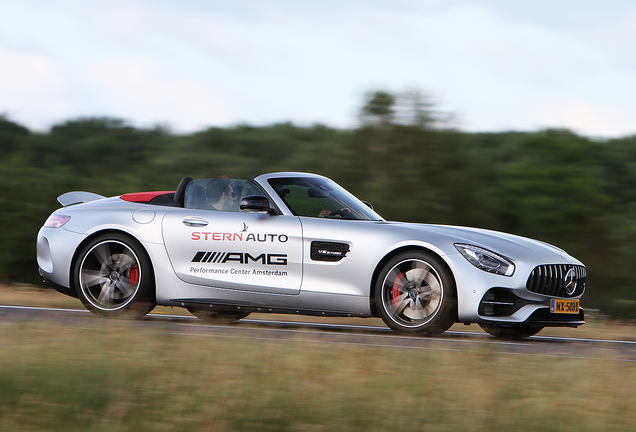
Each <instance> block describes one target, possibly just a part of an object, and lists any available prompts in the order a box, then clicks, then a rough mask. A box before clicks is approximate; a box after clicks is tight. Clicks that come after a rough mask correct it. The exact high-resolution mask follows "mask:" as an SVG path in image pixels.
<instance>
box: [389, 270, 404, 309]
mask: <svg viewBox="0 0 636 432" xmlns="http://www.w3.org/2000/svg"><path fill="white" fill-rule="evenodd" d="M403 277H404V273H400V275H399V276H398V277H397V279H395V282H393V288H391V300H393V304H396V303H397V302H398V297H400V290H399V288H398V287H399V286H400V281H401V280H402V278H403Z"/></svg>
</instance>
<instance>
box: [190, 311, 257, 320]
mask: <svg viewBox="0 0 636 432" xmlns="http://www.w3.org/2000/svg"><path fill="white" fill-rule="evenodd" d="M188 311H190V313H191V314H192V315H194V316H195V317H197V318H199V319H200V320H201V321H204V322H206V323H208V324H227V323H232V322H236V321H239V320H242V319H243V318H245V317H246V316H248V315H249V314H250V313H249V312H225V311H223V312H213V311H209V310H206V309H203V308H201V309H198V308H188Z"/></svg>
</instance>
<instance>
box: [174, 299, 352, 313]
mask: <svg viewBox="0 0 636 432" xmlns="http://www.w3.org/2000/svg"><path fill="white" fill-rule="evenodd" d="M170 302H173V303H176V306H181V307H186V308H199V309H202V308H205V309H209V310H210V311H215V312H217V311H223V312H239V311H240V312H250V313H276V314H293V315H311V316H325V317H361V316H362V314H361V313H353V312H351V313H348V312H340V311H324V310H315V309H298V308H288V307H278V306H268V305H266V304H259V303H253V302H240V301H231V300H222V299H192V298H186V299H171V300H170Z"/></svg>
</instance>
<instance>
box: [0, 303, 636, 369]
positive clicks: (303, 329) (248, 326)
mask: <svg viewBox="0 0 636 432" xmlns="http://www.w3.org/2000/svg"><path fill="white" fill-rule="evenodd" d="M99 320H101V318H98V317H95V316H94V315H92V314H91V313H90V312H88V311H86V310H75V309H54V308H36V307H22V306H0V323H3V322H11V321H41V322H57V323H69V324H73V325H81V324H82V323H85V324H89V323H90V322H97V321H99ZM104 322H107V321H104ZM136 325H141V326H157V327H158V326H161V328H162V329H165V331H169V332H172V333H176V334H179V335H182V336H184V337H194V338H205V337H232V338H248V339H259V340H275V341H286V340H287V341H291V340H297V339H298V338H299V337H302V338H303V340H309V341H316V342H322V343H332V344H347V345H365V346H376V347H386V348H390V349H424V350H447V351H466V350H470V349H474V348H475V347H478V346H482V347H484V346H485V347H487V348H488V349H490V350H492V351H494V352H497V353H499V354H502V355H521V356H547V357H563V358H580V359H596V360H602V361H621V362H636V342H631V341H619V340H600V339H578V338H556V337H543V336H541V335H537V336H533V337H530V338H528V339H525V340H523V341H519V342H507V341H501V340H497V339H495V338H493V337H491V336H489V335H487V334H485V333H475V332H468V331H466V332H463V331H448V332H446V333H444V334H443V335H441V336H437V337H421V336H404V335H398V334H396V333H393V332H392V331H391V330H390V329H388V328H386V327H374V326H352V325H342V324H329V323H309V322H284V321H272V320H262V319H249V318H247V319H244V320H241V321H240V322H238V323H234V324H225V325H210V324H205V323H203V322H202V321H199V320H198V319H196V318H194V317H191V316H181V315H166V314H150V315H148V316H147V317H145V318H144V319H141V320H139V321H137V322H136Z"/></svg>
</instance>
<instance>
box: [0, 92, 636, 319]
mask: <svg viewBox="0 0 636 432" xmlns="http://www.w3.org/2000/svg"><path fill="white" fill-rule="evenodd" d="M448 125H449V122H448V121H447V119H446V118H445V117H444V116H443V115H442V114H440V113H438V112H436V111H435V110H434V107H433V106H432V105H431V104H430V103H429V101H428V99H427V98H426V97H425V96H424V95H422V94H421V93H419V92H406V93H401V94H391V93H387V92H381V91H378V92H374V93H369V94H368V95H367V98H366V100H365V103H364V105H363V107H362V109H361V110H360V125H359V127H358V128H357V129H355V130H338V129H332V128H329V127H326V126H322V125H315V126H313V127H298V126H294V125H293V124H291V123H285V124H275V125H271V126H265V127H254V126H250V125H238V126H235V127H231V128H210V129H207V130H204V131H201V132H197V133H193V134H190V135H177V134H172V133H170V132H169V131H167V130H165V129H162V128H161V127H157V128H155V129H139V128H135V127H132V126H130V125H128V124H127V123H125V122H124V121H122V120H118V119H112V118H87V119H77V120H71V121H67V122H65V123H63V124H59V125H56V126H54V127H53V128H52V129H51V130H50V131H49V132H48V133H34V132H31V131H29V130H28V129H27V128H25V127H23V126H21V125H19V124H16V123H14V122H12V121H10V120H8V119H7V118H5V117H0V185H1V187H2V188H1V190H0V209H1V212H0V226H1V227H2V228H1V231H0V282H38V281H39V277H38V274H37V264H36V260H35V239H36V235H37V232H38V230H39V228H40V226H41V225H42V223H43V222H44V221H45V220H46V218H47V217H48V215H49V214H50V213H51V212H52V211H53V210H55V209H56V208H58V207H59V205H58V203H57V201H56V197H57V196H58V195H61V194H62V193H64V192H67V191H71V190H86V191H90V192H95V193H99V194H102V195H106V196H112V195H119V194H122V193H126V192H139V191H148V190H174V189H175V188H176V186H177V184H178V182H179V180H180V179H181V178H182V177H184V176H186V175H189V176H192V177H195V178H196V177H211V176H216V175H219V174H226V175H229V176H230V177H237V178H251V177H252V176H254V175H258V174H261V173H264V172H271V171H307V172H315V173H319V174H323V175H326V176H328V177H331V178H333V179H334V180H336V181H337V182H338V183H340V184H341V185H342V186H344V187H345V188H347V189H349V190H350V191H352V192H353V193H354V194H355V195H357V196H358V197H360V198H361V199H364V200H367V201H370V202H372V203H373V205H374V207H375V209H376V210H377V211H378V212H379V213H380V214H381V215H383V216H384V217H385V218H386V219H389V220H403V221H413V222H424V223H439V224H453V225H467V226H475V227H482V228H488V229H494V230H500V231H506V232H511V233H515V234H519V235H523V236H528V237H532V238H536V239H539V240H542V241H545V242H548V243H552V244H554V245H556V246H559V247H561V248H562V249H565V250H566V251H568V252H569V253H570V254H571V255H573V256H575V257H577V258H579V259H580V260H581V261H583V262H584V263H585V264H586V265H587V267H588V289H587V293H586V295H585V296H584V298H583V302H582V303H583V306H586V307H591V308H600V309H601V310H602V311H603V312H604V313H607V314H610V315H611V316H614V317H620V318H636V289H634V286H635V285H636V281H635V279H636V272H635V271H634V270H633V266H634V263H636V136H632V137H626V138H621V139H612V140H607V141H595V140H591V139H589V138H586V137H581V136H578V135H576V134H574V133H572V132H570V131H568V130H545V131H541V132H536V133H521V132H501V133H465V132H461V131H458V130H456V129H453V128H452V127H450V126H448Z"/></svg>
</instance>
